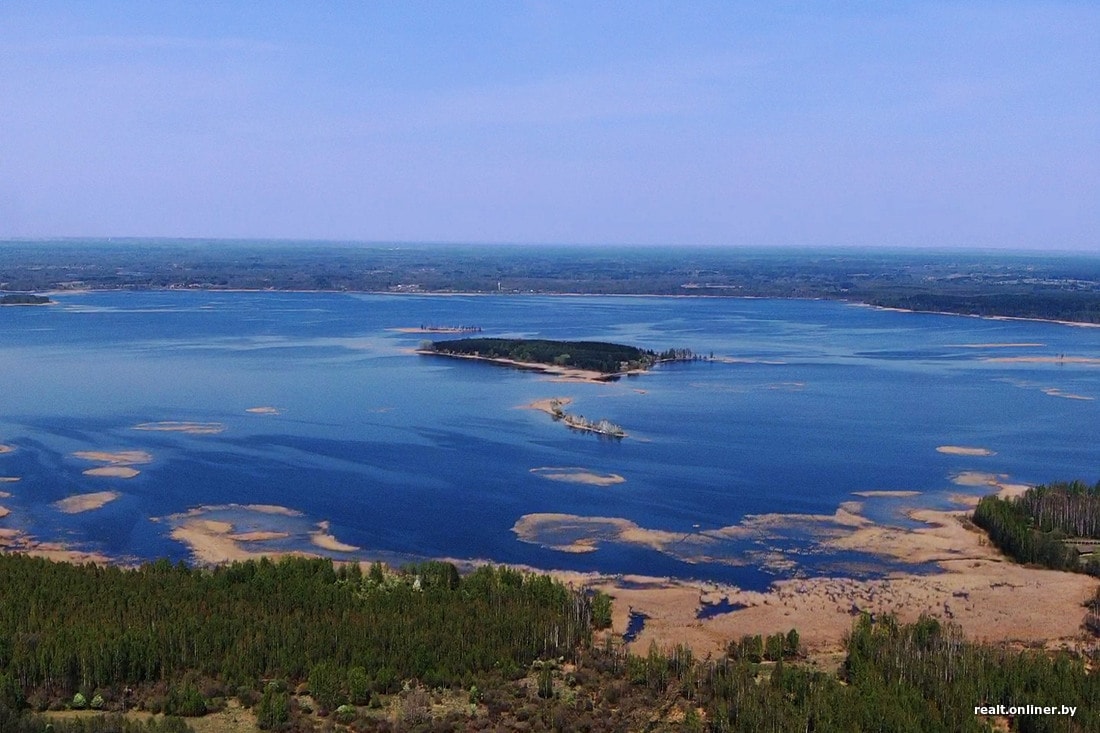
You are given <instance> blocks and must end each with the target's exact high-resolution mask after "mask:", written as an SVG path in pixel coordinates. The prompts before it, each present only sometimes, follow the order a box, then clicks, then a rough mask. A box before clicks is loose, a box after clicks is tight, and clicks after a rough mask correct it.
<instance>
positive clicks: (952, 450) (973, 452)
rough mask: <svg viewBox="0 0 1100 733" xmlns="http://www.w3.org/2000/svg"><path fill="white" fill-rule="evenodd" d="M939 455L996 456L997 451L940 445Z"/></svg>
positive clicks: (938, 447)
mask: <svg viewBox="0 0 1100 733" xmlns="http://www.w3.org/2000/svg"><path fill="white" fill-rule="evenodd" d="M936 452H937V453H946V454H947V455H949V456H995V455H997V453H996V451H992V450H989V449H988V448H975V447H970V446H965V445H938V446H936Z"/></svg>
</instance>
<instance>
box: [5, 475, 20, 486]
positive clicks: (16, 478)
mask: <svg viewBox="0 0 1100 733" xmlns="http://www.w3.org/2000/svg"><path fill="white" fill-rule="evenodd" d="M20 480H22V477H20V476H0V484H13V483H15V482H16V481H20Z"/></svg>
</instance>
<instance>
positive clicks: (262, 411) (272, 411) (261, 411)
mask: <svg viewBox="0 0 1100 733" xmlns="http://www.w3.org/2000/svg"><path fill="white" fill-rule="evenodd" d="M245 412H249V413H251V414H253V415H281V414H283V413H282V410H280V409H279V408H278V407H271V406H270V405H264V406H261V407H248V408H245Z"/></svg>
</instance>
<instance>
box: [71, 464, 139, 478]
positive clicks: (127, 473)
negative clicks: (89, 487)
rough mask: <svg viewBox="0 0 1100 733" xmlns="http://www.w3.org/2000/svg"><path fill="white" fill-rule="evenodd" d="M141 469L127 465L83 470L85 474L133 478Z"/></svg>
mask: <svg viewBox="0 0 1100 733" xmlns="http://www.w3.org/2000/svg"><path fill="white" fill-rule="evenodd" d="M139 473H141V471H139V470H137V469H136V468H130V467H129V466H100V467H99V468H89V469H88V470H86V471H84V475H85V476H106V477H109V478H133V477H134V476H137V475H138V474H139Z"/></svg>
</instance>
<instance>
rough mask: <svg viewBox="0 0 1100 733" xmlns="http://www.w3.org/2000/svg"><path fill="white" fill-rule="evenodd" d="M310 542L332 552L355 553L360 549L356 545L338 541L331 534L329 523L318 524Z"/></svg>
mask: <svg viewBox="0 0 1100 733" xmlns="http://www.w3.org/2000/svg"><path fill="white" fill-rule="evenodd" d="M309 541H310V542H312V543H313V544H315V545H317V547H320V548H321V549H323V550H330V551H332V552H355V551H356V550H358V549H359V548H358V547H356V546H355V545H349V544H347V543H345V542H341V541H340V540H338V539H336V537H335V536H334V535H332V534H330V533H329V523H328V522H318V523H317V529H316V530H315V531H313V532H310V533H309Z"/></svg>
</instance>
